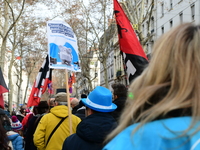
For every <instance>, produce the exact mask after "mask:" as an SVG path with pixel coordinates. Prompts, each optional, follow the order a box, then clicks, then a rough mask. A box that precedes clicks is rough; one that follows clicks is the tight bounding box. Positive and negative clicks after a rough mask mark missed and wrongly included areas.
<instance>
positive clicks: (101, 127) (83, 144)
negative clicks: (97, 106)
mask: <svg viewBox="0 0 200 150" xmlns="http://www.w3.org/2000/svg"><path fill="white" fill-rule="evenodd" d="M116 125H117V123H116V121H115V119H114V118H113V117H112V116H111V115H110V114H109V113H95V114H92V115H89V116H88V117H86V118H85V119H83V120H82V121H81V122H80V124H79V125H78V126H77V130H76V133H75V134H72V135H71V136H69V137H68V138H67V139H66V140H65V142H64V144H63V149H62V150H101V149H102V148H103V141H104V139H105V137H106V135H107V134H108V133H109V132H110V131H111V130H112V129H113V128H114V127H116Z"/></svg>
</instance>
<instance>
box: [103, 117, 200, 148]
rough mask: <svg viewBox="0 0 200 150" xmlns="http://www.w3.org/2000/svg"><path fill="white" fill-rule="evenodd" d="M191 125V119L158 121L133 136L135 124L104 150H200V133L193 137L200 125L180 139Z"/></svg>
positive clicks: (180, 118)
mask: <svg viewBox="0 0 200 150" xmlns="http://www.w3.org/2000/svg"><path fill="white" fill-rule="evenodd" d="M190 123H191V117H177V118H170V119H163V120H157V121H153V122H150V123H147V124H145V125H144V126H143V127H141V128H140V129H139V130H138V131H136V133H135V134H134V135H133V134H132V131H133V130H134V129H135V128H136V127H137V125H138V124H133V125H131V126H129V127H127V128H126V129H125V130H123V131H122V132H121V133H119V134H118V135H117V136H116V137H114V138H113V139H112V140H111V141H110V142H109V143H108V144H107V145H106V146H105V147H104V148H103V150H122V149H124V150H132V149H134V150H169V149H173V150H200V131H199V132H197V133H195V134H194V135H191V133H193V131H194V129H196V128H197V127H199V124H200V123H198V124H197V125H196V126H195V127H194V128H193V129H192V130H190V131H188V132H187V133H186V135H185V136H182V137H180V135H181V134H183V133H184V132H183V131H184V130H186V129H187V128H188V127H189V125H190Z"/></svg>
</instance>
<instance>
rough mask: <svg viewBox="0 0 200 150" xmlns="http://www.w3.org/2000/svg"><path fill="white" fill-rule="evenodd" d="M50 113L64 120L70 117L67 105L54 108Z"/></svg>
mask: <svg viewBox="0 0 200 150" xmlns="http://www.w3.org/2000/svg"><path fill="white" fill-rule="evenodd" d="M50 112H51V113H52V114H54V115H55V116H57V117H60V118H64V117H67V116H68V107H67V106H65V105H59V106H54V107H53V108H51V110H50Z"/></svg>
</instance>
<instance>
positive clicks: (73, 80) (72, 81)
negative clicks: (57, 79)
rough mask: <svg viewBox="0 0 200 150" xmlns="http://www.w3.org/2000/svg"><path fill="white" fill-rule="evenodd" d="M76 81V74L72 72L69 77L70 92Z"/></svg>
mask: <svg viewBox="0 0 200 150" xmlns="http://www.w3.org/2000/svg"><path fill="white" fill-rule="evenodd" d="M75 82H76V79H75V74H74V73H72V75H71V74H70V77H69V79H68V84H69V93H72V85H73V83H75Z"/></svg>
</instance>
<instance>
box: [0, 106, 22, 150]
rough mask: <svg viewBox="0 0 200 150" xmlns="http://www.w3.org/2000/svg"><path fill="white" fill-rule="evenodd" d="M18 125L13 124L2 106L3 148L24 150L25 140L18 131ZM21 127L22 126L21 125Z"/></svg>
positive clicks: (0, 128)
mask: <svg viewBox="0 0 200 150" xmlns="http://www.w3.org/2000/svg"><path fill="white" fill-rule="evenodd" d="M17 126H18V125H16V126H13V124H12V125H11V120H10V119H9V117H8V116H7V115H6V113H5V111H4V110H3V109H1V108H0V145H1V149H2V150H24V140H23V137H22V136H20V135H19V134H18V133H17V132H15V131H13V130H12V128H14V129H16V131H17ZM19 128H20V127H19Z"/></svg>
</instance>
